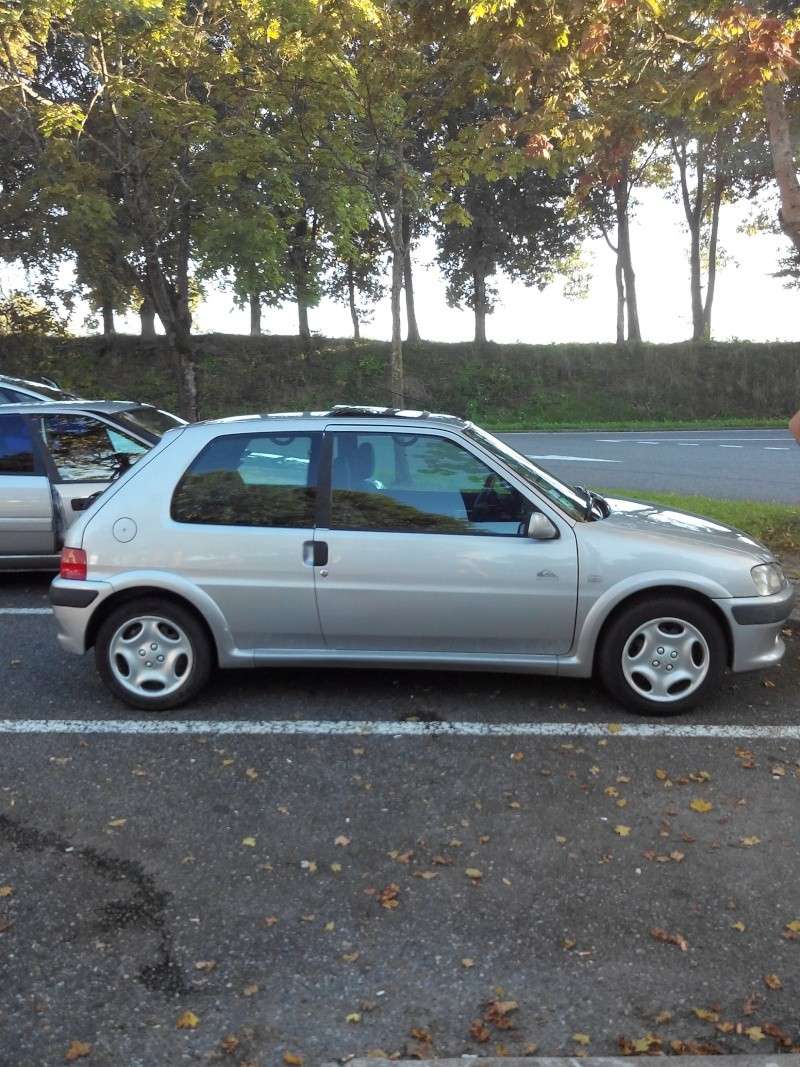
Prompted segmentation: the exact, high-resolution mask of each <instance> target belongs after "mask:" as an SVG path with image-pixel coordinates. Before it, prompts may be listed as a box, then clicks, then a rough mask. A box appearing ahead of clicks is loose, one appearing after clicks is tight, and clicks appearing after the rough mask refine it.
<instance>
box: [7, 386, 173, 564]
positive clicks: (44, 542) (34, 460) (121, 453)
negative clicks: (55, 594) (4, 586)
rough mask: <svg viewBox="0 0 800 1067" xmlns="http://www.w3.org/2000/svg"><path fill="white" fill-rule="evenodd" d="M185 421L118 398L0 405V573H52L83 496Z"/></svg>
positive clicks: (96, 490)
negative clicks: (36, 571)
mask: <svg viewBox="0 0 800 1067" xmlns="http://www.w3.org/2000/svg"><path fill="white" fill-rule="evenodd" d="M184 425H185V423H184V422H183V420H182V419H179V418H178V417H177V416H175V415H170V414H168V413H167V412H163V411H160V410H159V409H158V408H155V407H152V406H150V405H149V404H136V403H132V402H131V403H129V402H126V401H118V400H117V401H112V400H97V401H85V400H72V401H63V402H60V403H50V402H45V401H33V402H31V403H27V404H23V403H14V404H4V405H0V571H3V570H5V571H8V570H56V569H57V568H58V559H59V552H60V550H61V546H62V544H63V539H64V533H65V531H66V529H67V527H68V526H69V525H70V523H71V522H72V521H73V520H74V519H75V518H76V517H77V514H78V512H79V511H81V510H84V509H85V508H86V506H87V501H88V500H90V499H91V498H92V497H93V496H96V495H97V494H98V493H99V492H102V490H103V489H104V488H105V487H106V486H107V485H108V483H109V482H110V481H112V480H113V479H114V478H116V477H119V475H120V474H121V473H124V471H125V470H127V469H128V467H130V466H131V465H132V464H133V463H135V462H136V461H137V460H138V459H140V457H141V456H143V455H144V454H145V453H146V452H148V451H149V450H150V449H151V448H152V447H153V445H155V444H157V442H158V441H159V440H160V439H161V437H162V436H163V434H164V433H165V432H166V431H167V430H171V429H174V428H175V427H182V426H184Z"/></svg>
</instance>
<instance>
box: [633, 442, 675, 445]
mask: <svg viewBox="0 0 800 1067" xmlns="http://www.w3.org/2000/svg"><path fill="white" fill-rule="evenodd" d="M664 443H665V442H663V441H637V442H636V444H637V445H661V444H664ZM666 443H667V444H668V443H669V442H666Z"/></svg>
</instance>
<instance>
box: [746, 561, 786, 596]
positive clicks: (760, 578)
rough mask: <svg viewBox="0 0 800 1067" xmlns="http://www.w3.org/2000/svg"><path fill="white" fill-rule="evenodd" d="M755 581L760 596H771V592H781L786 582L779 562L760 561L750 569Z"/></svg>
mask: <svg viewBox="0 0 800 1067" xmlns="http://www.w3.org/2000/svg"><path fill="white" fill-rule="evenodd" d="M750 573H751V574H752V576H753V581H754V582H755V585H756V589H757V590H758V595H759V596H769V595H770V594H771V593H780V591H781V589H783V587H784V585H785V584H786V579H785V578H784V576H783V571H782V570H781V568H780V567H779V566H778V564H777V563H759V565H758V566H757V567H753V569H752V570H751V571H750Z"/></svg>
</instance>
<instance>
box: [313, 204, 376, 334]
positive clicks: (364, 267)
mask: <svg viewBox="0 0 800 1067" xmlns="http://www.w3.org/2000/svg"><path fill="white" fill-rule="evenodd" d="M385 255H386V244H385V241H384V239H383V232H382V230H381V227H380V226H379V224H377V223H376V222H374V221H373V223H372V225H371V226H370V227H369V229H367V230H363V231H362V232H361V233H357V234H354V235H353V238H352V239H351V240H350V241H348V242H347V244H346V245H345V246H344V247H339V248H336V249H334V250H333V251H332V252H331V255H330V256H329V267H328V273H327V275H326V278H325V291H326V293H327V294H328V295H329V296H331V297H332V298H333V299H334V300H337V301H339V302H341V303H344V304H347V306H348V308H349V309H350V319H351V321H352V323H353V338H354V340H356V341H358V340H360V338H361V322H362V321H363V320H364V319H366V318H368V317H371V311H370V308H371V307H372V306H373V305H374V304H375V303H376V302H377V301H378V300H380V299H381V297H382V296H383V292H384V281H383V272H384V262H383V261H384V258H385ZM362 301H364V302H365V303H362Z"/></svg>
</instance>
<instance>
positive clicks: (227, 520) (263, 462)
mask: <svg viewBox="0 0 800 1067" xmlns="http://www.w3.org/2000/svg"><path fill="white" fill-rule="evenodd" d="M321 440H322V435H321V434H319V433H298V434H291V433H290V434H241V435H240V434H236V435H226V436H224V437H218V438H216V439H215V440H214V441H212V442H211V443H210V444H209V445H207V446H206V447H205V448H204V449H203V451H202V452H201V453H200V454H199V456H197V458H196V459H195V460H194V461H193V463H192V464H191V466H190V467H189V469H188V470H187V471H186V473H185V474H184V475H183V477H182V478H181V480H180V482H178V485H177V487H176V489H175V493H174V495H173V498H172V508H171V514H172V518H173V519H175V521H176V522H191V523H207V524H212V525H215V526H218V525H224V526H280V527H302V528H309V527H312V526H313V525H314V507H315V502H316V485H317V466H318V462H319V451H320V444H321Z"/></svg>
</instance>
